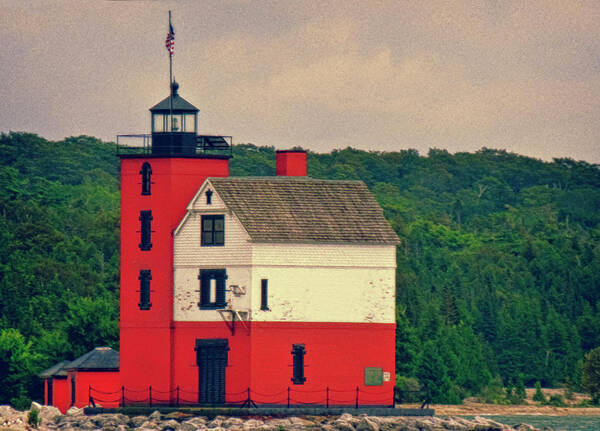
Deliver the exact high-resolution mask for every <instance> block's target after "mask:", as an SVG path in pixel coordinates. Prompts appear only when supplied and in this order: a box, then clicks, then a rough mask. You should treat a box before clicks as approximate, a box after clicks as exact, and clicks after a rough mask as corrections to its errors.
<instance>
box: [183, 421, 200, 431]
mask: <svg viewBox="0 0 600 431" xmlns="http://www.w3.org/2000/svg"><path fill="white" fill-rule="evenodd" d="M203 429H206V426H205V425H204V424H202V425H201V426H197V425H194V423H192V422H189V421H185V422H182V423H180V424H179V431H196V430H203Z"/></svg>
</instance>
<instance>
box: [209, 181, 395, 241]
mask: <svg viewBox="0 0 600 431" xmlns="http://www.w3.org/2000/svg"><path fill="white" fill-rule="evenodd" d="M209 180H210V182H211V184H212V185H213V186H214V188H215V190H216V192H217V193H218V195H219V196H220V197H221V198H222V199H223V201H224V202H225V204H226V205H227V207H228V208H229V209H230V210H232V211H233V212H234V213H235V215H236V216H237V217H238V219H239V220H240V222H241V223H242V225H243V226H244V228H245V229H246V231H247V232H248V234H249V235H250V237H251V239H252V241H254V242H298V243H348V244H350V243H378V244H397V243H398V242H399V240H398V237H397V236H396V233H395V232H394V231H393V229H392V228H391V227H390V225H389V223H388V222H387V220H386V219H385V218H384V217H383V211H382V209H381V207H380V206H379V204H378V203H377V201H376V200H375V198H374V197H373V195H372V194H371V192H369V190H368V189H367V186H366V185H365V184H364V183H363V182H362V181H329V180H315V179H312V178H308V177H227V178H210V179H209Z"/></svg>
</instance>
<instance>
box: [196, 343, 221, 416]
mask: <svg viewBox="0 0 600 431" xmlns="http://www.w3.org/2000/svg"><path fill="white" fill-rule="evenodd" d="M195 350H196V364H197V365H198V402H199V403H200V404H224V403H225V367H226V366H227V352H228V351H229V344H228V342H227V339H224V338H216V339H209V340H196V349H195Z"/></svg>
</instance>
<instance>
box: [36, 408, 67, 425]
mask: <svg viewBox="0 0 600 431" xmlns="http://www.w3.org/2000/svg"><path fill="white" fill-rule="evenodd" d="M57 416H62V413H61V412H60V410H58V409H57V408H56V407H54V406H42V407H41V408H40V412H39V413H38V418H40V419H42V420H43V421H44V422H48V421H54V419H55V418H56V417H57Z"/></svg>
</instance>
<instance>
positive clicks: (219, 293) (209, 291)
mask: <svg viewBox="0 0 600 431" xmlns="http://www.w3.org/2000/svg"><path fill="white" fill-rule="evenodd" d="M198 279H199V280H200V302H199V303H198V307H200V308H212V309H215V308H225V305H227V304H226V302H225V282H226V280H227V273H226V272H225V270H224V269H202V270H200V275H198Z"/></svg>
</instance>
